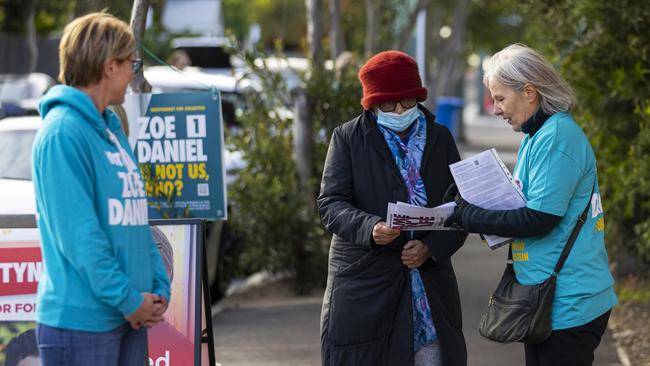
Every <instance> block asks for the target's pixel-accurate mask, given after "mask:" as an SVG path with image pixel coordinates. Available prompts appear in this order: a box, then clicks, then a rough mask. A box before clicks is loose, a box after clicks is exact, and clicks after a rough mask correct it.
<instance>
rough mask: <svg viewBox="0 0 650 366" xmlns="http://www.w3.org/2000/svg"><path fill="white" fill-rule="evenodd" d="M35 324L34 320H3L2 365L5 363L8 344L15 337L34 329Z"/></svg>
mask: <svg viewBox="0 0 650 366" xmlns="http://www.w3.org/2000/svg"><path fill="white" fill-rule="evenodd" d="M34 326H35V324H34V323H33V322H27V321H22V322H4V321H3V322H2V323H0V365H4V363H5V357H6V355H5V350H6V349H7V345H9V343H10V342H11V340H12V339H13V338H15V337H18V336H19V335H21V334H22V333H24V332H26V331H28V330H30V329H34Z"/></svg>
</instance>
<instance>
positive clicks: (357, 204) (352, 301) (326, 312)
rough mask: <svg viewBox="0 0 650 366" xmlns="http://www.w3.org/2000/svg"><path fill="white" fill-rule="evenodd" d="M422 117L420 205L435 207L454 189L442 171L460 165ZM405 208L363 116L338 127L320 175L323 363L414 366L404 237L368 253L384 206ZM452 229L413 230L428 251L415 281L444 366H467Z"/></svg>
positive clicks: (394, 173) (382, 147) (392, 167)
mask: <svg viewBox="0 0 650 366" xmlns="http://www.w3.org/2000/svg"><path fill="white" fill-rule="evenodd" d="M420 109H421V110H423V111H424V113H425V115H426V117H427V142H426V145H425V149H424V154H423V157H422V163H421V169H420V175H421V176H422V179H423V181H424V185H425V188H426V192H427V197H428V204H427V206H428V207H434V206H437V205H440V204H441V203H442V197H443V195H444V193H445V190H446V188H447V187H448V186H449V184H450V183H451V182H452V181H453V180H452V176H451V173H450V172H449V168H448V165H449V164H451V163H454V162H456V161H458V160H459V155H458V150H457V148H456V145H455V143H454V141H453V138H452V137H451V134H450V133H449V131H448V130H447V129H446V128H445V127H443V126H441V125H439V124H436V123H434V118H435V117H434V116H433V115H432V114H431V113H430V112H429V111H427V110H426V109H424V108H423V107H422V106H420ZM396 201H403V202H407V192H406V186H405V184H404V182H403V179H402V177H401V175H400V173H399V170H398V168H397V165H396V164H395V161H394V159H393V156H392V154H391V152H390V149H389V148H388V145H387V144H386V142H385V140H384V137H383V135H382V134H381V131H380V130H379V128H378V127H377V124H376V122H375V121H374V118H373V117H372V115H371V114H370V113H369V112H368V111H365V112H364V113H363V114H362V115H361V116H359V117H358V118H356V119H354V120H352V121H349V122H347V123H345V124H344V125H342V126H340V127H338V128H337V129H336V130H335V131H334V134H333V136H332V140H331V143H330V146H329V151H328V153H327V160H326V161H325V167H324V171H323V179H322V182H321V192H320V195H319V197H318V207H319V211H320V215H321V218H322V220H323V223H324V225H325V226H326V227H327V229H328V230H330V232H332V234H333V237H332V243H331V247H330V254H329V273H328V279H327V290H326V292H325V298H324V301H323V310H322V314H321V351H322V364H323V365H327V366H329V365H332V366H344V365H350V366H363V365H368V366H370V365H372V366H381V365H386V366H399V365H413V321H412V303H411V301H412V300H411V286H410V282H409V270H408V268H407V267H406V266H404V265H403V264H402V262H401V259H400V254H401V249H402V247H403V246H404V245H405V244H406V242H407V237H406V234H405V233H402V234H401V235H400V236H399V237H398V238H397V239H396V240H395V241H393V242H392V243H390V244H388V245H386V246H377V245H376V244H374V241H373V239H372V228H373V227H374V225H375V224H376V223H377V222H378V221H380V220H385V215H386V208H387V204H388V202H396ZM465 237H466V234H465V233H464V232H457V231H421V232H417V234H416V239H419V240H422V241H423V242H424V243H425V244H426V245H427V246H428V247H429V248H430V249H431V253H433V258H435V261H434V260H432V259H429V260H427V261H426V262H425V263H424V264H423V265H422V266H421V267H420V273H421V276H422V280H423V282H424V286H425V290H426V293H427V296H428V299H429V305H430V307H431V310H432V316H433V321H434V324H435V326H436V330H437V333H438V338H439V340H440V344H441V348H442V358H443V364H444V365H445V366H463V365H466V364H467V352H466V349H465V340H464V338H463V333H462V318H461V309H460V300H459V295H458V287H457V284H456V277H455V275H454V270H453V268H452V265H451V260H450V257H451V255H452V254H454V253H455V252H456V251H457V250H458V248H460V247H461V246H462V244H463V242H464V240H465Z"/></svg>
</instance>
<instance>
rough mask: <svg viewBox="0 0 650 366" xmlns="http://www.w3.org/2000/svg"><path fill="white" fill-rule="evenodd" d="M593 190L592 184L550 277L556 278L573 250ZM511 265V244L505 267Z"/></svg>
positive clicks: (585, 219) (594, 187) (587, 210)
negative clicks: (584, 205) (585, 203)
mask: <svg viewBox="0 0 650 366" xmlns="http://www.w3.org/2000/svg"><path fill="white" fill-rule="evenodd" d="M595 189H596V184H595V183H594V186H593V187H592V188H591V194H590V195H589V199H588V200H587V207H585V209H584V210H583V211H582V214H580V216H579V217H578V222H576V226H575V227H574V228H573V231H572V232H571V235H569V240H567V242H566V244H565V245H564V249H562V254H560V258H559V259H558V260H557V263H556V264H555V268H554V269H553V273H551V276H553V277H557V275H558V273H560V270H561V269H562V266H564V262H566V259H567V258H568V257H569V252H571V249H572V248H573V243H574V242H575V241H576V239H577V238H578V234H579V233H580V229H582V225H584V223H585V222H586V221H587V215H588V213H589V207H590V206H591V197H593V195H594V191H595ZM512 264H513V261H512V243H511V244H510V246H509V248H508V261H507V266H506V267H507V268H508V266H512ZM507 268H506V269H507Z"/></svg>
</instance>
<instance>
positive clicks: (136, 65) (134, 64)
mask: <svg viewBox="0 0 650 366" xmlns="http://www.w3.org/2000/svg"><path fill="white" fill-rule="evenodd" d="M143 65H144V62H143V61H142V59H141V58H136V59H133V60H131V69H132V70H133V74H137V73H139V72H140V70H142V66H143Z"/></svg>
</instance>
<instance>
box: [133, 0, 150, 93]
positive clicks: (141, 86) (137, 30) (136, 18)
mask: <svg viewBox="0 0 650 366" xmlns="http://www.w3.org/2000/svg"><path fill="white" fill-rule="evenodd" d="M148 8H149V2H148V1H147V0H134V1H133V11H132V12H131V29H132V30H133V35H134V36H135V41H136V47H135V57H136V58H142V51H141V50H140V44H141V43H142V42H143V41H144V30H145V26H146V23H147V9H148ZM130 85H131V89H133V92H135V93H149V92H151V85H150V84H149V82H147V79H145V77H144V73H143V72H142V71H141V72H139V73H138V74H137V75H135V79H134V80H133V81H132V82H131V84H130Z"/></svg>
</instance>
